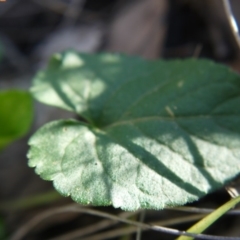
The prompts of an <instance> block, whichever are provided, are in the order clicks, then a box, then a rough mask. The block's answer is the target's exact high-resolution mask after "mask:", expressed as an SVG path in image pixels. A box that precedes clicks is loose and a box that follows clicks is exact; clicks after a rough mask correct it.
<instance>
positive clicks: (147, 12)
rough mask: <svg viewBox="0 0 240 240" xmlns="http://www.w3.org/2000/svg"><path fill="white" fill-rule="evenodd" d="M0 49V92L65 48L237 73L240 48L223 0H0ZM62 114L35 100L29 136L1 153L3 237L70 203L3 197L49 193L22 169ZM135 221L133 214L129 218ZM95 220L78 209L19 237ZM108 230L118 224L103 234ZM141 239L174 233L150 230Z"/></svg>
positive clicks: (224, 223)
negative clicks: (200, 62) (34, 140)
mask: <svg viewBox="0 0 240 240" xmlns="http://www.w3.org/2000/svg"><path fill="white" fill-rule="evenodd" d="M232 4H234V8H233V9H234V12H235V14H236V17H238V16H239V17H240V2H239V1H238V0H235V1H233V0H232ZM238 13H239V15H238ZM0 47H1V49H2V52H3V58H2V60H1V62H0V89H1V90H3V89H8V88H21V89H28V87H29V86H30V84H31V80H32V78H33V76H34V75H35V73H36V72H37V71H38V70H40V69H42V68H43V67H44V66H46V63H47V61H48V58H49V57H50V56H51V55H52V54H53V53H55V52H59V51H62V50H64V49H69V48H72V49H76V50H78V51H81V52H89V53H93V52H103V51H108V52H124V53H127V54H131V55H138V56H141V57H143V58H147V59H158V58H164V59H169V58H186V57H197V58H210V59H213V60H214V61H217V62H221V63H224V64H227V65H229V66H230V67H231V68H233V69H234V70H235V71H238V70H240V60H239V46H238V44H237V42H236V40H235V38H234V35H233V32H232V29H231V26H230V24H229V22H228V19H227V16H226V12H225V9H224V7H223V4H222V1H221V0H72V1H70V0H6V2H0ZM16 107H17V106H16ZM0 117H1V113H0ZM61 117H73V116H72V115H71V114H70V113H67V112H63V111H61V110H58V109H54V108H53V109H52V108H48V107H46V106H43V105H41V104H37V103H36V104H35V121H34V124H33V127H32V129H31V132H30V133H29V135H28V136H26V137H25V138H23V139H21V140H18V141H16V142H15V143H13V144H12V145H10V146H9V147H7V149H5V150H4V151H3V152H2V153H1V154H0V206H1V215H0V216H1V219H2V221H3V222H4V224H5V227H4V231H6V233H7V235H8V236H10V235H12V234H13V233H14V232H16V231H17V230H18V229H19V227H21V226H22V225H23V224H26V222H27V221H29V220H30V219H31V218H32V217H34V216H37V215H38V214H39V213H41V212H42V211H48V210H49V211H50V210H51V209H52V208H54V207H56V206H62V205H65V204H69V203H71V200H70V199H65V198H63V199H60V200H58V201H56V202H54V203H49V204H46V205H44V206H43V205H42V204H35V205H36V206H34V207H25V208H24V209H15V210H14V209H13V208H11V207H10V208H7V207H3V203H4V202H5V203H6V202H9V201H11V200H17V199H22V198H28V197H31V196H34V195H36V194H41V193H46V192H48V191H52V190H53V187H52V184H51V183H49V182H45V181H43V180H41V179H40V178H39V177H38V176H37V175H35V174H34V171H33V169H30V168H28V167H27V159H26V152H27V150H28V146H27V141H28V138H29V136H30V135H31V133H32V132H34V131H35V130H36V129H37V128H38V127H40V126H42V125H43V124H44V123H46V122H48V121H50V120H53V119H59V118H61ZM0 127H3V126H0ZM228 199H229V195H228V193H227V191H226V190H225V189H220V190H219V191H217V192H215V193H212V194H209V195H208V196H206V197H205V198H204V199H202V200H200V201H199V202H196V203H193V204H192V205H194V206H199V207H201V208H202V207H213V208H216V207H217V206H220V205H221V204H223V203H224V202H226V201H227V200H228ZM97 209H100V210H102V211H107V212H111V213H114V214H115V213H119V212H120V211H119V210H115V209H112V208H110V207H108V208H97ZM183 215H186V216H187V215H189V214H187V213H184V214H183V213H180V212H176V211H170V210H164V211H146V217H145V221H146V222H150V221H158V220H162V219H169V218H174V217H180V216H183ZM138 218H139V216H138V214H136V215H135V216H134V217H133V220H138ZM99 220H100V219H99V218H97V217H93V216H88V215H80V214H62V215H57V216H55V215H53V216H52V217H51V218H50V219H48V221H46V222H43V223H42V224H39V225H38V226H37V227H36V228H35V229H34V230H33V231H31V232H30V233H29V234H28V236H27V237H26V238H24V239H36V240H38V239H39V240H40V239H51V237H56V236H59V235H61V234H66V233H69V232H72V231H74V230H76V229H80V228H85V227H86V226H91V225H92V224H94V223H96V222H98V221H99ZM191 224H193V222H190V223H188V224H177V225H171V227H175V228H178V229H183V230H186V229H187V228H188V227H189V226H191ZM239 224H240V221H239V218H238V217H236V216H224V217H223V218H222V219H220V220H219V221H218V222H217V223H215V224H214V225H213V226H212V227H211V228H210V229H209V230H208V231H207V233H209V234H215V235H226V236H240V227H239ZM124 226H125V225H117V226H115V227H116V228H118V227H124ZM110 230H115V228H110V229H107V230H106V231H110ZM0 231H1V230H0ZM93 234H95V233H93ZM67 239H70V238H66V240H67ZM73 239H75V238H73ZM76 239H78V238H76ZM80 239H84V238H80ZM89 239H91V236H90V238H89ZM92 239H93V238H92ZM102 239H107V238H102ZM110 239H120V240H125V239H129V240H130V239H135V235H134V234H132V235H131V234H129V235H127V236H120V237H115V238H110ZM142 239H174V237H173V236H170V235H164V234H160V233H157V232H153V231H147V232H145V233H143V235H142Z"/></svg>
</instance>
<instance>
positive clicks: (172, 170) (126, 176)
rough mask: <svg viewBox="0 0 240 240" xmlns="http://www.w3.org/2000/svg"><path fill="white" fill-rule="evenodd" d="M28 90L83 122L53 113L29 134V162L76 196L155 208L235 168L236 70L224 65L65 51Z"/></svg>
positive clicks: (209, 186) (208, 187) (199, 190)
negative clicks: (56, 117)
mask: <svg viewBox="0 0 240 240" xmlns="http://www.w3.org/2000/svg"><path fill="white" fill-rule="evenodd" d="M31 90H32V93H33V94H34V96H35V97H36V98H37V99H38V100H39V101H41V102H44V103H46V104H49V105H54V106H58V107H61V108H64V109H67V110H70V111H73V112H75V113H77V114H79V115H80V116H81V117H83V118H85V119H86V120H87V122H88V123H83V122H79V121H76V120H60V121H55V122H52V123H49V124H47V125H45V126H43V127H42V128H41V129H40V130H39V131H37V133H36V134H35V135H34V136H33V137H32V138H31V139H30V142H29V144H30V146H31V148H30V151H29V153H28V157H29V159H30V160H29V165H30V166H31V167H36V172H37V173H38V174H39V175H41V177H42V178H44V179H46V180H53V182H54V186H55V188H56V189H57V190H58V191H59V192H60V193H62V194H63V195H66V196H69V195H70V196H71V197H72V198H73V199H74V200H75V201H77V202H79V203H84V204H88V203H91V204H93V205H110V204H112V205H113V206H114V207H120V208H122V209H125V210H136V209H138V208H152V209H161V208H163V207H165V206H174V205H179V204H184V203H186V202H189V201H194V200H196V199H198V198H199V197H201V196H204V195H205V194H207V193H208V192H210V191H213V190H214V189H217V188H219V187H221V186H222V185H223V184H224V183H225V182H226V181H229V180H230V179H232V178H233V177H235V176H236V175H237V174H238V173H239V170H240V164H239V157H240V124H239V122H240V77H239V76H238V75H237V74H236V73H234V72H232V71H230V70H229V69H228V68H226V67H224V66H221V65H218V64H214V63H213V62H211V61H207V60H195V59H188V60H183V61H179V60H177V61H176V60H175V61H152V62H150V61H145V60H142V59H138V58H134V57H126V56H122V55H111V54H100V55H85V54H76V53H73V52H65V53H63V54H62V55H56V56H55V57H54V58H53V59H52V60H51V62H50V65H49V68H48V69H47V70H46V71H43V72H40V73H39V74H38V75H37V77H36V78H35V80H34V84H33V87H32V89H31Z"/></svg>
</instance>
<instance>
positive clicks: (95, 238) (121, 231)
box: [51, 214, 205, 240]
mask: <svg viewBox="0 0 240 240" xmlns="http://www.w3.org/2000/svg"><path fill="white" fill-rule="evenodd" d="M203 216H205V215H204V214H197V215H193V216H186V217H179V218H174V219H169V220H164V221H157V222H152V223H151V224H152V225H161V226H169V225H174V224H178V223H179V222H181V223H186V222H191V221H195V220H199V219H201V218H202V217H203ZM137 229H138V228H137V227H128V228H118V229H114V230H111V231H107V232H104V233H99V234H95V235H91V236H89V237H86V238H81V240H101V239H108V238H114V237H120V236H122V235H127V234H131V233H135V232H136V231H137ZM147 230H149V229H144V228H142V231H147ZM51 240H53V239H51ZM56 240H59V239H56ZM64 240H73V239H64Z"/></svg>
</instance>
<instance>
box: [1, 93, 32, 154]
mask: <svg viewBox="0 0 240 240" xmlns="http://www.w3.org/2000/svg"><path fill="white" fill-rule="evenodd" d="M32 118H33V106H32V97H31V95H30V94H29V93H28V92H26V91H19V90H9V91H1V92H0V126H1V127H0V150H2V149H3V148H4V147H5V146H7V145H8V144H9V143H11V142H12V141H14V140H16V139H17V138H20V137H22V136H23V135H25V134H26V133H27V131H28V130H29V127H30V125H31V123H32Z"/></svg>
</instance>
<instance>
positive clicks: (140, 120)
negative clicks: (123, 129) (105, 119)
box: [99, 114, 240, 131]
mask: <svg viewBox="0 0 240 240" xmlns="http://www.w3.org/2000/svg"><path fill="white" fill-rule="evenodd" d="M224 117H240V114H218V115H192V116H177V117H167V116H166V117H165V116H148V117H139V118H131V119H127V120H122V121H117V122H114V123H109V124H107V125H104V126H100V127H99V129H101V130H104V131H106V130H107V129H109V128H112V127H115V126H120V125H125V124H133V123H137V122H147V121H152V120H158V121H175V122H176V121H178V120H191V119H193V120H194V119H207V118H208V119H210V118H215V119H216V118H224Z"/></svg>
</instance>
